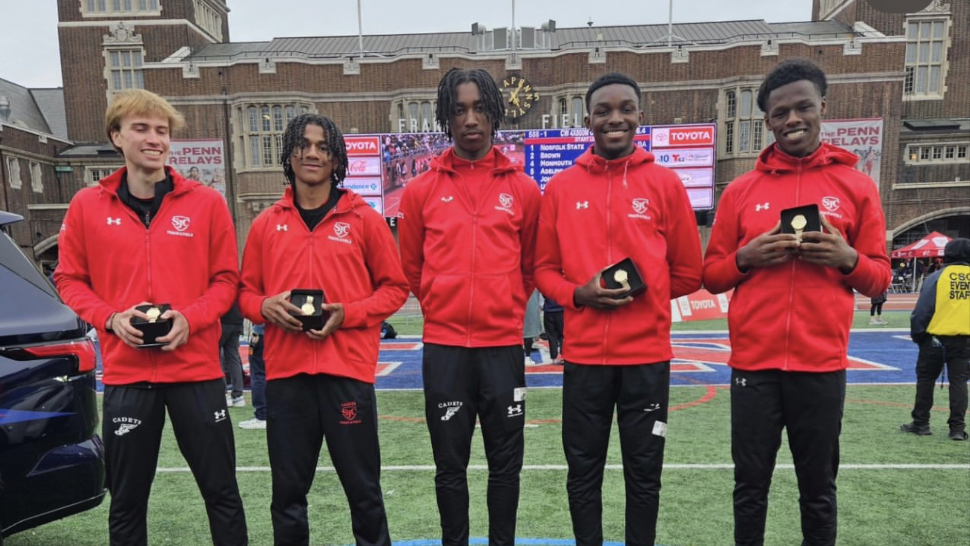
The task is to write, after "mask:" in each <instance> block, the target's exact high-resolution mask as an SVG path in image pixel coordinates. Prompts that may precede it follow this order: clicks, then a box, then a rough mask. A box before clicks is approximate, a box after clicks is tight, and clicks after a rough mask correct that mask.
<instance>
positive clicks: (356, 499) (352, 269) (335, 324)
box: [239, 114, 407, 546]
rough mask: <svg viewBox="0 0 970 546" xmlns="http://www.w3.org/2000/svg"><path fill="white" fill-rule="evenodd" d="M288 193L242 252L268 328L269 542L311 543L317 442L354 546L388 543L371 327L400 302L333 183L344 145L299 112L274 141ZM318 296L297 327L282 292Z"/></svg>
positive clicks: (384, 233)
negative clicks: (308, 324)
mask: <svg viewBox="0 0 970 546" xmlns="http://www.w3.org/2000/svg"><path fill="white" fill-rule="evenodd" d="M280 162H281V163H282V164H283V173H284V174H285V175H286V178H287V180H289V182H290V186H289V187H288V188H287V189H286V192H285V194H284V195H283V197H282V199H280V200H279V201H277V202H276V203H275V204H274V205H272V206H271V207H269V208H268V209H266V210H265V211H263V212H262V213H260V215H259V216H258V217H257V218H256V220H255V221H253V226H252V228H251V230H250V232H249V238H248V240H247V241H246V248H245V251H244V252H243V266H242V289H241V291H240V295H239V303H240V308H241V309H242V312H243V315H244V316H246V317H247V318H249V319H250V320H252V321H253V322H254V323H261V322H265V323H266V329H265V333H264V336H265V337H264V340H265V343H264V347H263V360H264V362H265V367H266V379H267V383H266V406H267V410H268V411H267V422H266V433H267V445H268V448H269V460H270V466H271V472H272V477H273V500H272V503H271V505H270V512H271V517H272V521H273V536H274V539H275V544H276V546H306V545H307V544H308V543H309V540H310V538H309V537H310V532H309V522H308V520H307V493H308V492H309V491H310V486H311V484H312V483H313V477H314V473H315V471H316V466H317V459H318V458H319V455H320V448H321V447H322V445H323V441H324V438H326V444H327V449H328V451H329V453H330V458H331V460H332V461H333V465H334V467H335V468H336V470H337V475H338V476H339V477H340V483H341V484H342V485H343V488H344V492H345V494H346V496H347V500H348V503H349V505H350V515H351V520H352V527H353V533H354V537H355V538H356V541H357V544H358V546H390V544H391V539H390V536H389V534H388V530H387V516H386V514H385V511H384V500H383V495H382V493H381V486H380V471H381V455H380V446H379V444H378V437H377V400H376V397H375V394H374V379H375V377H374V376H375V371H376V367H377V355H378V345H379V343H380V331H381V322H382V321H383V320H384V319H386V318H387V317H389V316H390V315H391V314H393V313H394V312H395V311H396V310H397V309H399V308H400V307H401V305H402V304H404V301H405V300H406V299H407V281H406V280H405V278H404V274H403V272H402V271H401V262H400V259H399V257H398V253H397V250H396V248H395V245H394V237H393V236H392V235H391V232H390V230H389V229H388V227H387V224H386V223H385V222H384V218H383V217H381V216H380V214H378V213H377V212H375V211H374V210H373V209H372V208H371V207H370V206H368V204H367V203H366V202H365V201H364V200H363V199H362V198H361V197H360V196H358V195H357V194H356V193H354V192H352V191H350V190H345V189H342V188H340V187H339V185H340V184H341V183H342V182H343V180H344V177H345V176H346V174H347V149H346V146H345V144H344V138H343V135H341V134H340V131H339V130H338V129H337V127H336V125H334V123H333V121H331V120H330V119H328V118H325V117H322V116H319V115H316V114H302V115H300V116H297V117H296V118H294V119H293V120H292V121H290V123H289V124H288V125H287V128H286V131H285V132H284V133H283V149H282V151H281V156H280ZM297 288H300V289H315V290H322V291H323V294H324V296H323V298H324V302H325V303H324V304H323V305H322V307H323V310H324V311H326V312H327V313H329V318H328V319H327V320H326V322H325V323H324V324H323V326H322V327H321V328H320V329H319V330H315V329H311V330H309V331H307V332H303V331H302V326H303V325H302V323H301V321H299V320H298V319H296V318H295V317H294V315H300V314H302V311H301V308H300V307H297V306H295V305H293V303H291V302H290V295H291V290H292V289H297Z"/></svg>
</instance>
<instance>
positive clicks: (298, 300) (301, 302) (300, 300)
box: [290, 288, 330, 332]
mask: <svg viewBox="0 0 970 546" xmlns="http://www.w3.org/2000/svg"><path fill="white" fill-rule="evenodd" d="M323 302H324V299H323V290H309V289H303V288H295V289H293V290H290V303H292V304H293V305H295V306H297V307H299V308H300V312H299V313H297V312H293V313H291V315H293V316H294V317H296V318H297V319H298V320H299V321H300V322H302V323H303V331H304V332H307V331H310V330H319V329H320V328H323V325H324V323H326V322H327V319H328V318H330V313H328V312H327V311H324V310H323Z"/></svg>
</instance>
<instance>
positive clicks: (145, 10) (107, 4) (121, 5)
mask: <svg viewBox="0 0 970 546" xmlns="http://www.w3.org/2000/svg"><path fill="white" fill-rule="evenodd" d="M160 13H161V9H160V8H159V5H158V0H81V15H82V16H84V17H105V16H112V15H126V16H131V15H146V16H147V15H159V14H160Z"/></svg>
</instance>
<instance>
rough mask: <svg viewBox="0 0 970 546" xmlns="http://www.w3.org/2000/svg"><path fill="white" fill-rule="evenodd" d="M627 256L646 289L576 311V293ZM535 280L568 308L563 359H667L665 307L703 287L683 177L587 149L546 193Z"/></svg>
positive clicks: (643, 155) (638, 158) (644, 159)
mask: <svg viewBox="0 0 970 546" xmlns="http://www.w3.org/2000/svg"><path fill="white" fill-rule="evenodd" d="M627 257H630V258H632V259H633V262H634V263H635V264H636V266H637V269H639V270H640V274H641V275H643V277H644V280H645V281H646V284H647V292H646V293H644V294H640V295H639V296H636V298H634V300H633V302H631V303H629V304H627V305H625V306H623V307H620V308H618V309H615V310H611V311H601V310H599V309H593V308H586V307H583V308H577V307H576V304H575V303H574V301H573V292H574V291H575V290H576V288H577V287H579V286H581V285H584V284H586V283H587V282H589V279H590V278H591V277H592V276H593V275H595V274H596V273H597V272H599V271H601V270H602V269H604V268H606V267H607V266H609V265H612V264H614V263H616V262H619V261H620V260H622V259H624V258H627ZM536 282H537V284H538V285H539V290H540V291H542V293H543V294H548V295H549V297H551V298H552V299H554V300H556V301H557V302H559V303H560V304H561V305H562V306H563V307H564V308H565V309H566V316H565V321H566V332H565V336H564V337H565V346H564V347H563V357H564V358H565V359H566V360H567V361H569V362H575V363H579V364H603V365H631V364H646V363H651V362H664V361H667V360H670V359H671V358H672V357H673V352H672V350H671V347H670V300H671V299H673V298H678V297H680V296H683V295H686V294H690V293H692V292H694V291H696V290H697V289H698V288H700V286H701V246H700V237H699V236H698V232H697V222H696V221H695V220H694V211H693V209H692V208H691V205H690V199H689V198H688V197H687V191H686V190H685V189H684V185H683V183H681V181H680V178H679V177H678V176H677V175H676V174H675V173H674V172H673V171H671V170H669V169H667V168H665V167H661V166H659V165H657V164H656V163H654V158H653V154H651V153H649V152H646V151H644V150H642V149H640V148H636V149H635V150H634V153H633V154H631V155H629V156H627V157H624V158H620V159H616V160H612V161H606V160H605V159H603V158H601V157H599V156H597V155H594V154H593V153H592V148H590V149H589V150H586V152H585V153H584V154H583V155H582V156H580V157H579V159H577V160H576V164H575V165H573V166H572V167H570V168H568V169H566V170H565V171H563V172H561V173H559V174H557V175H556V176H554V177H553V178H552V180H550V181H549V184H548V185H547V186H546V193H545V195H544V196H543V198H542V214H541V216H540V219H539V243H538V247H537V249H536Z"/></svg>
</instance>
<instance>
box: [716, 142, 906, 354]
mask: <svg viewBox="0 0 970 546" xmlns="http://www.w3.org/2000/svg"><path fill="white" fill-rule="evenodd" d="M857 161H858V158H857V157H856V156H854V155H852V154H851V153H849V152H847V151H845V150H843V149H841V148H837V147H835V146H831V145H829V144H825V143H823V144H822V145H821V147H820V148H819V149H818V150H816V151H815V153H813V154H811V155H810V156H808V157H805V158H796V157H792V156H789V155H788V154H785V153H784V152H782V151H781V150H779V149H778V147H777V146H770V147H768V148H766V149H765V150H764V151H763V152H761V155H760V156H759V157H758V161H757V164H756V166H755V170H754V171H751V172H749V173H747V174H745V175H743V176H741V177H740V178H738V179H736V180H734V181H733V182H731V184H729V185H728V187H727V188H726V189H725V190H724V193H723V194H722V195H721V200H720V202H719V204H718V209H717V217H716V218H715V221H714V228H713V230H712V232H711V240H710V243H709V244H708V247H707V255H706V256H705V259H704V285H705V286H706V287H707V289H708V290H710V291H711V292H713V293H715V294H717V293H720V292H725V291H727V290H729V289H731V288H734V296H732V298H731V307H730V310H729V311H728V324H729V328H730V331H731V358H730V360H729V361H728V363H729V364H730V365H731V366H732V367H735V368H738V369H741V370H765V369H780V370H786V371H807V372H829V371H837V370H844V369H845V368H846V367H847V366H848V357H847V356H846V351H847V349H848V343H849V328H850V326H851V325H852V313H853V310H854V309H855V296H854V294H853V289H855V290H858V291H859V292H861V293H863V294H864V295H866V296H870V297H872V296H876V295H879V294H882V293H883V292H885V291H886V289H887V288H888V287H889V282H890V280H891V274H890V265H889V257H888V256H886V220H885V218H884V217H883V212H882V204H881V203H880V201H879V190H878V188H877V187H876V184H875V183H874V182H873V180H872V179H871V178H869V177H868V176H866V175H864V174H862V173H861V172H859V171H857V170H855V168H854V166H855V164H856V162H857ZM812 203H815V204H818V207H819V212H820V213H821V214H822V215H824V216H825V218H826V219H827V220H828V221H829V222H830V223H831V224H832V225H833V226H834V227H835V228H837V229H838V230H839V231H840V232H841V233H842V235H843V236H844V237H845V239H846V241H847V242H848V243H849V245H850V246H851V247H852V248H854V249H855V250H856V251H857V252H858V253H859V262H858V264H857V265H856V267H855V269H853V270H852V272H851V273H849V274H843V273H842V272H840V271H839V270H838V269H836V268H832V267H824V266H820V265H815V264H810V263H808V262H803V261H801V260H797V259H794V260H791V261H789V262H786V263H783V264H780V265H776V266H771V267H760V268H753V269H751V270H749V271H748V272H747V273H742V272H741V271H740V270H738V266H737V260H736V257H737V252H738V249H739V248H741V247H743V246H745V245H746V244H748V242H750V241H751V240H752V239H754V238H755V237H757V236H759V235H761V234H762V233H765V232H767V231H770V230H771V229H772V228H773V227H774V226H775V225H776V224H777V223H778V219H779V217H780V213H781V211H782V209H787V208H791V207H798V206H802V205H808V204H812Z"/></svg>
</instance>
